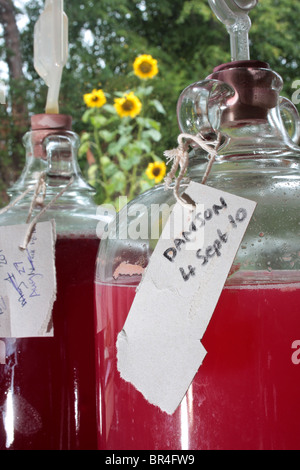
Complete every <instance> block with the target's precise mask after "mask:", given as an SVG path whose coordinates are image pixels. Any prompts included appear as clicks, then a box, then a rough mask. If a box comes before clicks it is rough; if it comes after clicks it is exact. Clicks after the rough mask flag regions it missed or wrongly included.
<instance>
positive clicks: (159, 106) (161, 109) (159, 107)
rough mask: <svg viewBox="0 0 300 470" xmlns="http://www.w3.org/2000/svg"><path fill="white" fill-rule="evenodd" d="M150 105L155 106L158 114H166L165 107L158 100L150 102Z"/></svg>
mask: <svg viewBox="0 0 300 470" xmlns="http://www.w3.org/2000/svg"><path fill="white" fill-rule="evenodd" d="M150 104H152V105H153V106H154V108H155V109H156V111H157V112H158V113H161V114H166V111H165V108H164V107H163V105H162V104H161V102H160V101H158V100H151V101H150Z"/></svg>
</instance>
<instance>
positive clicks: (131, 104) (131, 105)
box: [122, 100, 134, 111]
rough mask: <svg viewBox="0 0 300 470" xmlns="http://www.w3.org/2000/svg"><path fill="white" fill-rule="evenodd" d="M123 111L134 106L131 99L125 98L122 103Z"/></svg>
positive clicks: (129, 109)
mask: <svg viewBox="0 0 300 470" xmlns="http://www.w3.org/2000/svg"><path fill="white" fill-rule="evenodd" d="M122 108H123V109H124V111H131V110H132V109H133V108H134V103H133V102H132V101H131V100H125V101H124V103H123V104H122Z"/></svg>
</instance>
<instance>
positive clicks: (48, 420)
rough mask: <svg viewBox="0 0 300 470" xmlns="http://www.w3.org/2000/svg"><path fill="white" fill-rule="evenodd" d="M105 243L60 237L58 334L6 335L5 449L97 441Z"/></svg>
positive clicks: (2, 371)
mask: <svg viewBox="0 0 300 470" xmlns="http://www.w3.org/2000/svg"><path fill="white" fill-rule="evenodd" d="M98 247H99V239H98V238H72V237H70V238H58V240H57V243H56V261H55V262H56V275H57V299H56V301H55V303H54V309H53V322H54V337H52V338H49V337H47V338H28V339H23V338H22V339H16V340H15V339H4V338H2V339H0V351H1V352H0V449H1V450H5V449H10V450H73V449H78V450H79V449H96V448H97V443H96V440H97V439H96V419H95V416H96V414H95V413H96V405H95V351H94V271H95V259H96V255H97V251H98ZM4 354H5V356H6V357H5V358H4ZM1 358H2V360H1ZM1 362H2V364H1ZM3 362H5V364H3Z"/></svg>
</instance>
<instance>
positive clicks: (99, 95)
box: [83, 89, 106, 108]
mask: <svg viewBox="0 0 300 470" xmlns="http://www.w3.org/2000/svg"><path fill="white" fill-rule="evenodd" d="M83 99H84V102H85V104H86V105H87V106H88V107H89V108H96V107H97V108H101V106H103V105H104V104H105V103H106V97H105V94H104V92H103V90H101V89H100V90H96V89H94V90H93V91H92V93H86V94H85V95H83Z"/></svg>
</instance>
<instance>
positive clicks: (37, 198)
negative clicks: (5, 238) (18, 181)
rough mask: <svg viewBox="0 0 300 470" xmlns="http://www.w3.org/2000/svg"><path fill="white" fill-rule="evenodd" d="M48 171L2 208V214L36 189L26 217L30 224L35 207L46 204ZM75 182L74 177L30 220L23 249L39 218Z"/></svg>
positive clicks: (0, 211)
mask: <svg viewBox="0 0 300 470" xmlns="http://www.w3.org/2000/svg"><path fill="white" fill-rule="evenodd" d="M45 177H46V173H45V172H42V173H40V175H39V178H38V181H37V183H36V185H35V186H30V187H29V188H27V189H26V191H24V192H23V193H22V194H20V196H18V197H17V198H16V199H14V200H13V201H12V202H11V203H10V204H8V205H7V206H6V207H4V208H3V209H1V210H0V215H1V214H4V213H5V212H8V211H9V210H10V209H11V208H12V207H14V206H15V205H16V204H17V203H18V202H20V201H21V200H22V199H24V197H25V196H26V195H27V194H28V193H30V192H31V191H33V190H34V194H33V197H32V201H31V204H30V207H29V211H28V215H27V219H26V224H29V221H30V219H31V217H32V212H33V210H34V208H35V207H37V206H41V207H43V206H44V201H45V197H46V181H45ZM73 182H74V178H71V179H70V181H69V182H68V184H67V185H66V186H65V187H64V188H63V189H62V190H61V191H60V192H59V193H57V194H56V195H55V196H54V198H53V199H51V201H49V202H48V204H47V205H46V206H44V207H43V208H42V209H41V211H40V212H39V213H38V214H37V215H36V216H35V217H34V219H33V220H32V221H31V222H30V224H29V225H28V228H27V230H26V234H25V238H24V241H23V243H22V244H21V245H20V246H19V248H20V249H21V250H26V248H27V245H28V243H29V242H30V239H31V235H32V232H33V230H34V227H35V226H36V224H37V222H38V220H39V218H40V217H41V216H42V215H43V214H44V213H45V212H46V211H47V210H48V209H49V208H50V207H51V206H52V204H54V202H55V201H57V199H59V198H60V197H61V196H62V195H63V194H64V192H65V191H66V190H67V189H68V188H69V186H71V184H72V183H73Z"/></svg>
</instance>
